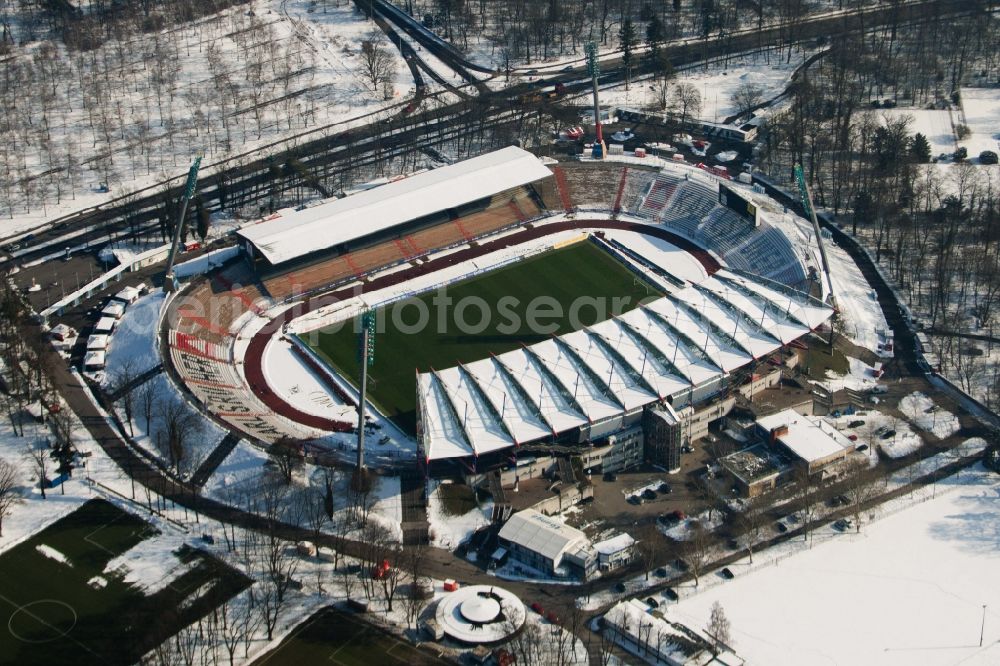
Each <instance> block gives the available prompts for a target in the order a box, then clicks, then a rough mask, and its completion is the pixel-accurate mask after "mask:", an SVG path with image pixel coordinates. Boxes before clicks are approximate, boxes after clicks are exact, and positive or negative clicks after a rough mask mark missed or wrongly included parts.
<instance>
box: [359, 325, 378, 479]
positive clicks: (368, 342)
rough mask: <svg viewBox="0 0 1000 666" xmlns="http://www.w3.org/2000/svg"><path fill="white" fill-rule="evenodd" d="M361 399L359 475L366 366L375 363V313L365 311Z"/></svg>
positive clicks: (362, 463)
mask: <svg viewBox="0 0 1000 666" xmlns="http://www.w3.org/2000/svg"><path fill="white" fill-rule="evenodd" d="M359 356H360V360H361V399H360V400H358V464H357V469H358V472H359V478H360V475H361V474H362V473H363V472H364V471H365V469H366V466H365V403H366V402H367V397H368V366H370V365H371V364H372V363H374V362H375V313H374V312H372V311H371V310H366V311H365V312H364V314H362V315H361V340H360V349H359Z"/></svg>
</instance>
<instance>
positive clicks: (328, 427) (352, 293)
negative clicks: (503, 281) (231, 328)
mask: <svg viewBox="0 0 1000 666" xmlns="http://www.w3.org/2000/svg"><path fill="white" fill-rule="evenodd" d="M575 229H580V230H583V229H619V230H625V231H634V232H637V233H641V234H645V235H647V236H652V237H654V238H658V239H661V240H665V241H667V242H669V243H671V244H673V245H675V246H677V247H678V248H680V249H681V250H684V251H685V252H687V253H688V254H690V255H692V256H693V257H694V258H696V259H697V260H698V261H699V262H700V263H701V265H702V266H704V268H705V270H706V271H707V272H708V274H709V275H712V274H713V273H715V272H716V271H718V270H719V269H720V268H721V265H720V264H719V262H718V261H716V260H715V259H714V258H713V257H712V256H711V255H710V254H709V253H708V252H706V251H705V250H704V249H703V248H702V247H700V246H698V245H696V244H695V243H693V242H692V241H690V240H688V239H686V238H684V237H682V236H679V235H677V234H675V233H673V232H671V231H668V230H667V229H664V228H663V227H659V226H653V225H650V224H643V223H640V222H621V221H616V220H567V221H563V222H551V223H547V224H544V223H543V224H541V225H539V226H535V227H531V228H529V229H524V230H523V231H519V232H517V233H514V234H510V235H507V236H502V237H500V238H497V239H495V240H493V241H488V242H485V243H483V244H482V245H478V246H475V247H469V248H466V249H464V250H459V251H458V252H453V253H451V254H448V255H445V256H443V257H439V258H438V259H432V260H431V261H428V262H426V263H423V264H420V265H419V266H414V267H412V268H409V269H407V270H403V271H397V272H394V273H390V274H389V275H385V276H383V277H380V278H376V279H374V280H371V281H370V282H366V283H365V284H364V285H363V286H362V290H361V292H360V293H364V292H370V291H376V290H379V289H385V288H386V287H392V286H394V285H397V284H400V283H402V282H406V281H407V280H412V279H413V278H414V277H417V276H419V275H427V274H429V273H433V272H435V271H439V270H441V269H443V268H447V267H449V266H454V265H456V264H460V263H463V262H466V261H469V260H470V259H475V258H477V257H481V256H483V255H486V254H489V253H491V252H496V251H497V250H501V249H504V248H508V247H512V246H515V245H520V244H522V243H525V242H526V241H529V240H534V239H537V238H541V237H543V236H548V235H550V234H555V233H559V232H562V231H568V230H575ZM358 294H359V292H358V290H357V287H356V286H351V287H345V288H343V289H339V290H337V291H333V292H330V293H327V294H325V295H323V296H320V297H317V298H313V299H309V300H308V301H305V302H303V303H298V304H296V305H295V306H294V307H292V308H289V309H288V310H286V311H285V312H282V313H281V314H280V315H278V316H277V317H275V318H274V319H272V320H271V321H269V322H268V323H267V324H265V325H264V327H263V328H261V329H260V331H258V332H257V333H256V334H255V335H254V337H253V338H252V339H251V341H250V345H249V346H248V347H247V350H246V353H245V354H244V357H243V369H244V372H245V373H246V380H247V383H248V384H249V385H250V389H251V390H252V391H253V392H254V394H255V395H256V396H257V398H259V399H260V400H261V401H262V402H263V403H264V404H265V405H267V407H268V408H269V409H271V410H273V411H274V412H276V413H277V414H280V415H281V416H283V417H285V418H287V419H289V420H291V421H295V422H297V423H301V424H303V425H305V426H309V427H311V428H316V429H317V430H325V431H331V432H349V431H350V430H352V429H353V428H354V425H355V424H354V422H350V421H338V420H335V419H329V418H325V417H322V416H317V415H315V414H309V413H307V412H304V411H302V410H300V409H298V408H297V407H295V406H294V405H291V404H289V403H288V402H287V401H286V400H285V399H284V397H283V396H281V395H279V394H278V393H276V392H275V391H274V390H272V389H271V387H270V386H269V385H268V383H267V377H266V375H265V374H264V351H265V349H266V348H267V344H268V343H269V342H270V341H271V338H273V337H274V336H275V335H276V334H279V333H280V332H281V330H282V328H283V327H284V325H285V324H287V323H289V322H291V321H292V320H293V319H297V318H298V317H301V316H303V315H305V314H308V313H309V312H312V311H314V310H316V309H318V308H321V307H324V306H326V305H330V304H333V303H336V302H338V301H342V300H345V299H348V298H353V297H356V296H358Z"/></svg>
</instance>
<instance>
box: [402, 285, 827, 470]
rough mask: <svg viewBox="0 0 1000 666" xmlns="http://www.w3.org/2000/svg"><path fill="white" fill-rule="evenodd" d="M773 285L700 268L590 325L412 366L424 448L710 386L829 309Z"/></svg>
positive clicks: (605, 415)
mask: <svg viewBox="0 0 1000 666" xmlns="http://www.w3.org/2000/svg"><path fill="white" fill-rule="evenodd" d="M783 289H784V288H782V289H776V288H774V287H773V286H765V285H759V284H756V283H755V282H754V281H753V279H752V278H750V277H747V276H742V275H735V274H726V275H724V276H722V277H721V278H719V279H716V278H708V279H707V280H705V281H703V282H702V283H701V284H700V285H690V286H688V287H685V288H683V289H680V290H678V291H675V292H673V293H672V294H670V295H669V296H666V297H663V298H660V299H657V300H655V301H652V302H650V303H648V304H646V305H644V306H642V307H639V308H636V309H634V310H630V311H628V312H626V313H624V314H622V315H620V316H618V317H615V318H613V319H609V320H605V321H603V322H600V323H598V324H595V325H594V326H591V327H589V328H585V329H581V330H578V331H575V332H573V333H569V334H567V335H564V336H561V337H558V338H550V339H547V340H543V341H542V342H539V343H536V344H534V345H531V346H526V347H521V348H519V349H515V350H513V351H509V352H506V353H504V354H499V355H497V356H493V357H490V358H487V359H483V360H480V361H476V362H474V363H468V364H465V365H464V366H459V367H455V368H448V369H446V370H438V371H434V372H429V373H424V374H421V375H420V376H419V378H418V393H419V403H420V405H419V409H420V410H421V422H422V425H423V431H422V432H423V434H422V441H421V445H422V447H423V452H424V456H425V457H426V458H427V460H436V459H442V458H457V457H464V456H468V455H474V456H479V455H481V454H484V453H490V452H493V451H498V450H501V449H504V448H508V447H513V446H517V445H521V444H526V443H529V442H534V441H538V440H541V439H544V438H546V437H553V436H557V435H559V434H560V433H564V432H568V431H570V430H572V429H573V428H582V427H585V426H588V425H589V424H593V423H600V422H602V421H606V420H608V419H612V418H615V417H618V416H620V415H623V414H625V413H634V412H635V410H637V409H641V408H642V407H644V406H645V405H648V404H650V403H653V402H656V401H658V400H664V399H667V398H670V397H672V396H679V395H682V394H684V393H686V392H689V391H691V390H693V389H695V388H697V387H700V386H710V385H711V382H718V381H720V380H721V379H722V378H724V377H725V376H726V375H727V374H728V373H730V372H732V371H734V370H737V369H739V368H741V367H743V366H745V365H747V364H749V363H751V362H752V361H753V360H754V358H761V357H762V356H765V355H767V354H770V353H772V352H774V351H775V350H777V349H778V348H780V347H781V346H782V344H783V343H787V342H789V341H791V340H793V339H795V338H797V337H800V336H801V335H804V334H806V333H807V332H809V331H810V330H811V329H813V328H815V327H816V326H818V325H819V324H820V323H822V322H823V321H825V320H826V319H828V318H829V317H830V315H831V314H832V312H833V311H832V310H831V309H830V308H829V307H827V306H826V305H824V304H822V303H821V302H820V301H817V300H815V299H810V298H809V296H807V295H805V294H799V295H796V294H795V293H794V292H791V291H787V292H786V291H785V290H783ZM772 332H773V333H772Z"/></svg>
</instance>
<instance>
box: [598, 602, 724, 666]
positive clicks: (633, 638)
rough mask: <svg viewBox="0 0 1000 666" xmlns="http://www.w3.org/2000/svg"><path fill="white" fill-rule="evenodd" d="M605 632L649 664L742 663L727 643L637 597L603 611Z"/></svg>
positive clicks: (702, 665) (721, 665)
mask: <svg viewBox="0 0 1000 666" xmlns="http://www.w3.org/2000/svg"><path fill="white" fill-rule="evenodd" d="M603 626H604V636H605V638H607V639H608V640H610V641H612V642H614V643H616V644H618V645H619V646H621V647H622V648H623V649H625V650H626V651H627V652H629V653H631V654H633V655H635V656H636V657H638V658H639V659H642V660H643V661H645V662H646V663H647V664H655V665H656V666H661V665H663V664H666V665H667V666H742V664H743V660H742V659H741V658H740V657H738V656H737V655H736V654H734V653H733V652H732V650H730V649H728V648H727V647H725V646H718V647H717V646H715V645H713V644H712V642H710V641H709V639H708V638H707V637H706V636H703V635H702V634H701V633H700V632H698V631H695V630H694V629H691V628H690V627H687V626H685V625H683V624H680V623H678V622H670V621H669V620H666V619H665V618H663V617H662V616H661V615H660V614H659V613H654V612H651V611H650V608H649V606H647V605H646V604H644V603H643V602H641V601H639V600H638V599H629V600H627V601H620V602H618V603H617V604H615V605H614V606H612V607H611V608H610V610H608V612H607V613H605V614H604V624H603Z"/></svg>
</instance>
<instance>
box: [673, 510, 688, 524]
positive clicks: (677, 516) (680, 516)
mask: <svg viewBox="0 0 1000 666" xmlns="http://www.w3.org/2000/svg"><path fill="white" fill-rule="evenodd" d="M670 515H671V517H673V519H674V522H680V521H682V520H684V519H685V518H687V515H685V513H684V512H683V511H681V510H680V509H675V510H673V511H671V512H670Z"/></svg>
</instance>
